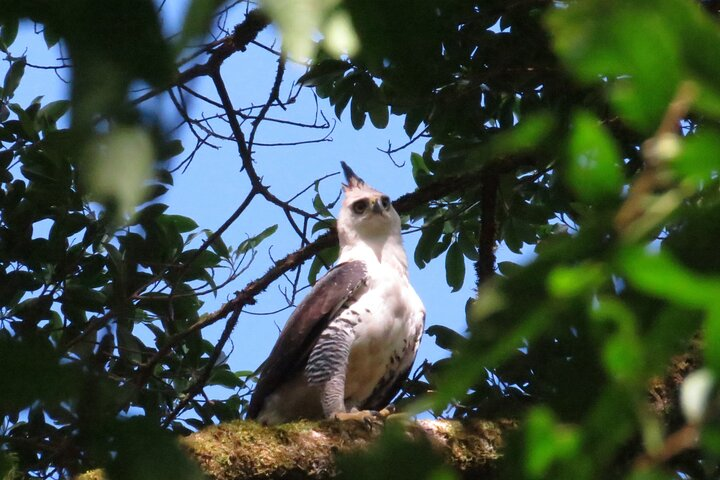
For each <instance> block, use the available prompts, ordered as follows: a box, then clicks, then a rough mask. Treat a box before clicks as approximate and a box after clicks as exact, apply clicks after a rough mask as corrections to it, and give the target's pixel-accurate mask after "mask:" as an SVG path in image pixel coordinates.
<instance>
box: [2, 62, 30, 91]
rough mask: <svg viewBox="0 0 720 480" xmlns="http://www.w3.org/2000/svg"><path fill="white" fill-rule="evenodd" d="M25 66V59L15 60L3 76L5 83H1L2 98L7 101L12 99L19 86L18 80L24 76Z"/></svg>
mask: <svg viewBox="0 0 720 480" xmlns="http://www.w3.org/2000/svg"><path fill="white" fill-rule="evenodd" d="M25 65H27V61H26V60H25V57H22V58H20V59H18V60H15V61H14V62H12V64H11V65H10V68H9V69H8V71H7V73H6V74H5V81H4V83H3V98H4V99H6V100H7V99H9V98H12V97H13V94H14V93H15V90H16V89H17V87H18V86H19V85H20V80H21V79H22V77H23V75H24V74H25Z"/></svg>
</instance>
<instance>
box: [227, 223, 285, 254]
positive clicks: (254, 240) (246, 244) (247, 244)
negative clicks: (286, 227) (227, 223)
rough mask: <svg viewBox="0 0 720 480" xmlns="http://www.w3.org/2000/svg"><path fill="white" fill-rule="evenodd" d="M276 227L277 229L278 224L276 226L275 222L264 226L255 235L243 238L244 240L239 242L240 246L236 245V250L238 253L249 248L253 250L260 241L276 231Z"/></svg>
mask: <svg viewBox="0 0 720 480" xmlns="http://www.w3.org/2000/svg"><path fill="white" fill-rule="evenodd" d="M277 229H278V226H277V224H275V225H272V226H270V227H268V228H266V229H265V230H263V231H262V232H260V233H259V234H257V235H255V236H254V237H251V238H248V239H247V240H244V241H243V242H242V243H241V244H240V246H238V249H237V251H238V252H239V253H245V252H247V251H249V250H254V249H255V248H256V247H257V246H258V245H260V243H261V242H262V241H263V240H265V239H266V238H268V237H269V236H270V235H272V234H273V233H275V232H276V231H277Z"/></svg>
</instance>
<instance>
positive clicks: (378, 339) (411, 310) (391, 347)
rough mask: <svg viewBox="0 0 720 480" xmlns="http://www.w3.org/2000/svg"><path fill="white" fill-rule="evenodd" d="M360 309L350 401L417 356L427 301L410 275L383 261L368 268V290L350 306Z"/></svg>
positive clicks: (354, 401)
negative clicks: (408, 278) (421, 297)
mask: <svg viewBox="0 0 720 480" xmlns="http://www.w3.org/2000/svg"><path fill="white" fill-rule="evenodd" d="M349 309H350V310H353V311H355V312H357V313H358V315H359V318H360V322H359V323H358V324H357V325H356V326H355V328H354V332H355V340H354V342H353V344H352V348H351V350H350V360H349V362H348V368H347V373H346V378H345V399H346V403H347V405H348V407H353V406H358V405H360V404H362V403H363V402H364V401H365V400H366V399H367V398H368V397H369V396H370V395H371V394H372V392H373V390H374V389H375V387H376V385H377V384H378V382H380V380H381V379H382V378H383V377H384V376H385V375H386V374H387V373H388V371H390V370H392V371H396V372H397V373H400V372H402V371H404V370H405V369H406V368H407V367H409V366H410V365H409V364H411V363H412V361H413V360H414V358H415V352H416V351H417V347H418V343H419V340H420V336H421V335H422V331H423V319H424V311H425V309H424V307H423V305H422V302H421V301H420V298H419V297H418V295H417V294H416V293H415V290H414V289H413V288H412V287H411V286H410V284H409V282H408V280H407V277H406V276H403V275H400V274H399V273H398V271H397V270H396V269H393V268H388V267H386V266H383V265H381V264H376V267H375V268H373V269H372V271H371V272H369V276H368V282H367V290H366V291H365V293H363V294H362V295H360V297H359V298H358V300H357V301H356V302H355V303H354V304H352V305H351V306H350V307H349Z"/></svg>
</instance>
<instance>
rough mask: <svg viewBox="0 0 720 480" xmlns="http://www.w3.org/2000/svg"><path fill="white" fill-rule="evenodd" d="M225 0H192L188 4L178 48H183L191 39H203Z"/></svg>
mask: <svg viewBox="0 0 720 480" xmlns="http://www.w3.org/2000/svg"><path fill="white" fill-rule="evenodd" d="M223 3H224V1H223V0H192V1H191V2H190V4H189V5H188V8H187V12H186V13H185V19H184V20H183V27H182V31H181V33H180V39H179V41H178V49H183V48H185V47H186V46H187V44H188V42H189V41H192V40H195V39H202V37H204V36H205V35H207V33H208V29H209V28H210V24H211V22H212V19H213V16H214V15H215V10H217V8H218V7H219V6H220V5H222V4H223Z"/></svg>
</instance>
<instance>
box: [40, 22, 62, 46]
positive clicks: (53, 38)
mask: <svg viewBox="0 0 720 480" xmlns="http://www.w3.org/2000/svg"><path fill="white" fill-rule="evenodd" d="M43 40H45V46H47V48H52V47H54V46H55V45H57V43H58V42H59V41H60V35H58V34H57V33H56V32H55V30H53V28H52V27H50V26H48V25H45V26H44V27H43Z"/></svg>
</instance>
